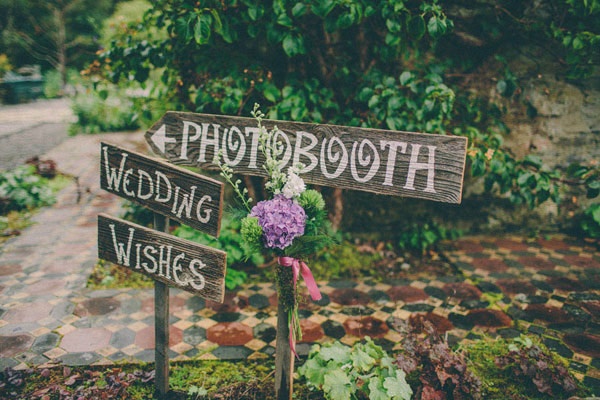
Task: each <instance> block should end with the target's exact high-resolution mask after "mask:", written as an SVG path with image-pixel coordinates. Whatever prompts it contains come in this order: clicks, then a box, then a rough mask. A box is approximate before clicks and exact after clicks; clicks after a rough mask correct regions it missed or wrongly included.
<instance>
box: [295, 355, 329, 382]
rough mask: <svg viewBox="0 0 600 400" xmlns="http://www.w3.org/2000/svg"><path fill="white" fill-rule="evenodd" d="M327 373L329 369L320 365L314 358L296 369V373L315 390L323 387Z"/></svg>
mask: <svg viewBox="0 0 600 400" xmlns="http://www.w3.org/2000/svg"><path fill="white" fill-rule="evenodd" d="M327 372H329V368H328V367H327V366H325V365H322V364H321V363H320V362H319V361H318V360H317V359H316V358H309V359H308V360H306V362H305V363H304V365H302V366H301V367H300V368H298V373H299V374H300V375H301V376H304V377H305V378H306V379H307V380H308V381H309V382H310V384H311V385H314V386H315V387H317V388H320V387H321V386H322V385H323V382H324V379H325V374H327Z"/></svg>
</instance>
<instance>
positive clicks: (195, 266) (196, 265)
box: [188, 258, 206, 290]
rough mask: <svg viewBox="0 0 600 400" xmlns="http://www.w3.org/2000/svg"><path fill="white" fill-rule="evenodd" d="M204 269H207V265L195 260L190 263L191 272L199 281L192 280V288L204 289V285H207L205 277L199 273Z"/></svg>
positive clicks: (190, 281) (190, 283)
mask: <svg viewBox="0 0 600 400" xmlns="http://www.w3.org/2000/svg"><path fill="white" fill-rule="evenodd" d="M204 267H206V264H204V263H203V262H202V261H200V260H197V259H195V258H194V259H193V260H192V261H191V262H190V271H191V272H192V274H193V275H194V276H195V277H196V278H197V279H196V280H194V279H190V280H189V281H188V283H189V285H190V286H191V287H193V288H194V289H196V290H202V289H204V285H205V284H206V281H205V279H204V276H203V275H202V274H201V273H200V272H199V270H201V269H202V268H204Z"/></svg>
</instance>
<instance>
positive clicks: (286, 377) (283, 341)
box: [275, 266, 294, 400]
mask: <svg viewBox="0 0 600 400" xmlns="http://www.w3.org/2000/svg"><path fill="white" fill-rule="evenodd" d="M277 276H278V279H279V283H278V284H279V287H278V293H277V338H276V341H275V397H276V398H277V400H290V399H291V398H292V392H293V386H294V356H293V355H292V350H291V349H290V343H289V336H290V327H289V323H288V308H289V304H288V303H289V300H290V299H289V297H287V296H289V293H288V290H282V287H287V288H289V289H290V290H292V293H293V289H291V288H292V285H293V283H292V269H291V268H288V267H281V266H278V268H277ZM282 292H283V293H282ZM286 297H287V298H286ZM286 300H287V302H286Z"/></svg>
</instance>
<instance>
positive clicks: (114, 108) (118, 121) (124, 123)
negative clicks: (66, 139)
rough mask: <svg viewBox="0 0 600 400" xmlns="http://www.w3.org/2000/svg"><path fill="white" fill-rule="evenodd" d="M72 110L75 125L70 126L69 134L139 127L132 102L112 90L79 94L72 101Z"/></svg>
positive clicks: (122, 94) (127, 129)
mask: <svg viewBox="0 0 600 400" xmlns="http://www.w3.org/2000/svg"><path fill="white" fill-rule="evenodd" d="M72 109H73V113H74V114H75V116H76V117H77V123H76V124H73V125H71V128H70V133H71V134H77V133H100V132H116V131H129V130H135V129H138V128H139V127H140V125H139V122H138V114H137V113H136V112H135V111H134V108H133V101H131V100H130V99H129V98H127V97H126V96H125V95H124V93H122V92H120V91H118V90H116V89H114V88H111V90H110V91H109V90H108V89H106V90H104V91H98V92H97V91H92V90H88V91H86V92H85V93H80V94H78V95H77V96H75V98H74V99H73V105H72Z"/></svg>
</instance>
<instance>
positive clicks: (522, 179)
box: [517, 172, 533, 186]
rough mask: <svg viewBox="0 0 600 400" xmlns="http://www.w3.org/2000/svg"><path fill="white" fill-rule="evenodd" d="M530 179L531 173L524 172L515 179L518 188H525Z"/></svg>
mask: <svg viewBox="0 0 600 400" xmlns="http://www.w3.org/2000/svg"><path fill="white" fill-rule="evenodd" d="M532 177H533V174H532V173H531V172H524V173H522V174H520V175H519V177H518V178H517V183H518V184H519V186H525V185H526V184H527V182H528V181H529V179H530V178H532Z"/></svg>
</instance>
